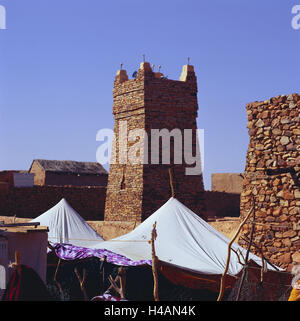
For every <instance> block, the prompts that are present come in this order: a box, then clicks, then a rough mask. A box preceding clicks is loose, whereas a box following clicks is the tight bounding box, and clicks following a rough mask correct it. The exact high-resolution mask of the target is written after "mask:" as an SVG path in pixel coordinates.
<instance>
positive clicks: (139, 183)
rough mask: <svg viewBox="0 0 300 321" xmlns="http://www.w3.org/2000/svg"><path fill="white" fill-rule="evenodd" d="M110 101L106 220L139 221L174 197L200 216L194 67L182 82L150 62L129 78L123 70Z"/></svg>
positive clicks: (186, 69)
mask: <svg viewBox="0 0 300 321" xmlns="http://www.w3.org/2000/svg"><path fill="white" fill-rule="evenodd" d="M113 99H114V102H113V115H114V121H115V125H114V134H115V145H114V146H115V148H113V152H112V158H111V164H110V171H109V178H108V186H107V195H106V204H105V220H106V221H135V222H142V221H143V220H145V219H146V218H147V217H148V216H150V215H151V214H152V213H153V212H154V211H155V210H157V209H158V208H159V207H160V206H162V205H163V204H164V203H165V202H166V201H167V200H168V199H169V198H170V197H171V196H172V195H174V196H175V197H176V198H177V199H178V200H179V201H181V202H182V203H184V204H185V205H186V206H187V207H189V208H190V209H191V210H193V211H194V212H195V213H197V214H198V215H200V216H202V215H204V210H205V209H204V186H203V178H202V172H201V161H200V152H199V150H200V149H199V144H198V139H197V124H196V118H197V111H198V102H197V79H196V76H195V72H194V67H193V66H191V65H185V66H183V71H182V74H181V76H180V80H170V79H167V78H166V77H164V76H163V74H162V73H160V72H154V71H153V70H152V68H151V66H150V64H149V63H148V62H143V63H141V65H140V68H139V70H138V72H137V73H136V77H134V78H133V79H128V76H127V72H126V71H125V70H123V69H121V70H119V71H118V72H117V75H116V77H115V81H114V89H113ZM170 173H171V175H170ZM172 192H173V193H174V194H172Z"/></svg>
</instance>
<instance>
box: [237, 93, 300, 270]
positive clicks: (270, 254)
mask: <svg viewBox="0 0 300 321" xmlns="http://www.w3.org/2000/svg"><path fill="white" fill-rule="evenodd" d="M299 109H300V95H299V94H292V95H288V96H285V95H283V96H277V97H274V98H271V99H269V100H266V101H262V102H254V103H250V104H247V106H246V110H247V116H248V125H247V128H248V129H249V136H250V143H249V147H248V152H247V160H246V168H245V173H244V177H245V178H244V181H243V191H242V194H241V206H240V210H241V218H243V217H245V215H246V213H247V211H248V210H249V209H250V208H251V206H252V202H253V200H254V202H255V222H256V223H257V224H256V225H255V234H254V242H255V243H256V244H257V245H258V246H259V247H261V249H262V251H263V254H264V256H265V257H267V258H269V259H270V260H271V262H273V263H275V264H278V265H280V266H282V267H284V268H291V266H292V264H293V263H294V264H299V263H300V261H299V248H300V228H299V218H300V189H299V186H300V181H299V170H300V128H299V124H300V118H299ZM250 230H251V224H250V223H249V224H247V225H246V226H245V228H244V229H243V232H242V235H241V236H242V237H241V238H240V243H241V244H242V245H246V242H244V241H243V238H245V236H246V237H249V235H250Z"/></svg>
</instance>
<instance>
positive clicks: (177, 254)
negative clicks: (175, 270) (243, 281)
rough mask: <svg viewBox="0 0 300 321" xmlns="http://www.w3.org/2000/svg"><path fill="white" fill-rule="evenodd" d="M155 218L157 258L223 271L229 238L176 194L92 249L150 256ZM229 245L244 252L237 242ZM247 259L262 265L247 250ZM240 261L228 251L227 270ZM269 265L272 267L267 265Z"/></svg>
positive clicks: (200, 269) (196, 268)
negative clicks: (126, 230)
mask: <svg viewBox="0 0 300 321" xmlns="http://www.w3.org/2000/svg"><path fill="white" fill-rule="evenodd" d="M155 222H157V225H156V230H157V239H156V241H155V250H156V255H157V257H158V259H159V260H160V261H163V262H166V263H169V264H172V265H174V266H176V267H179V268H181V269H184V270H187V271H191V272H196V273H201V274H202V273H203V274H222V273H223V272H224V268H225V265H226V260H227V250H228V243H229V239H228V238H227V237H225V236H224V235H223V234H222V233H220V232H219V231H218V230H216V229H215V228H213V227H212V226H210V225H209V224H208V223H206V222H205V221H204V220H203V219H201V218H200V217H199V216H197V215H196V214H195V213H194V212H192V211H191V210H189V209H188V208H187V207H186V206H185V205H183V204H182V203H180V202H179V201H178V200H177V199H175V198H170V199H169V200H168V201H167V202H166V203H165V204H164V205H163V206H162V207H161V208H159V209H158V210H157V211H156V212H155V213H153V214H152V215H151V216H150V217H149V218H147V219H146V220H145V221H144V222H143V223H141V224H140V225H139V226H138V227H137V228H135V229H134V230H133V231H131V232H130V233H128V234H125V235H123V236H121V237H118V238H115V239H112V240H109V241H104V242H101V243H99V244H94V245H92V248H95V249H107V250H110V251H112V252H114V253H117V254H120V255H123V256H125V257H127V258H129V259H131V260H134V261H139V260H151V245H150V244H149V242H148V241H149V240H150V238H151V231H152V229H153V224H154V223H155ZM232 248H233V249H235V250H237V249H240V251H241V252H242V253H243V255H244V257H245V254H246V250H245V249H243V248H242V247H240V246H239V245H237V244H233V245H232ZM249 260H253V261H255V262H256V263H257V264H259V265H260V266H261V264H262V262H261V258H259V257H257V256H255V255H254V254H252V253H250V255H249ZM242 267H243V266H242V265H241V264H240V263H239V262H238V257H237V255H236V254H235V253H234V252H231V260H230V266H229V270H228V274H230V275H236V274H238V273H239V272H240V271H241V269H242ZM268 268H269V269H273V268H272V267H271V266H270V265H268Z"/></svg>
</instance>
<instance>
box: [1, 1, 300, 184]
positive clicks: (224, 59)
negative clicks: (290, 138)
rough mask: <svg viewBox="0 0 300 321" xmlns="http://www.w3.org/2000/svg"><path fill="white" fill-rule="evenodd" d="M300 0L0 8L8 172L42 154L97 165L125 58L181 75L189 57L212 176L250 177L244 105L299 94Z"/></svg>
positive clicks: (128, 63) (132, 66)
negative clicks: (297, 15)
mask: <svg viewBox="0 0 300 321" xmlns="http://www.w3.org/2000/svg"><path fill="white" fill-rule="evenodd" d="M295 4H300V0H295V1H289V0H260V1H258V0H252V1H250V0H249V1H245V0H243V1H242V0H226V1H224V0H202V1H199V0H163V1H155V0H154V1H153V0H152V1H143V0H127V1H124V0H111V1H101V0H84V1H83V0H51V1H48V0H0V5H4V6H5V7H6V10H7V30H0V170H4V169H28V168H29V166H30V164H31V162H32V160H33V159H34V158H46V159H71V160H77V161H95V160H96V150H97V147H98V146H99V144H100V143H99V142H97V141H96V133H97V131H98V130H99V129H102V128H113V117H112V86H113V80H114V76H115V73H116V71H117V70H118V69H119V65H120V63H121V62H123V63H124V69H126V70H127V71H128V74H129V75H130V76H131V74H132V72H133V71H135V70H137V68H138V66H139V64H140V62H141V61H142V54H146V60H147V61H149V62H150V63H151V64H155V65H156V66H158V65H161V66H162V72H163V73H164V74H165V75H167V76H168V77H169V78H171V79H179V76H180V73H181V69H182V66H183V65H184V64H186V62H187V57H188V56H189V57H191V64H193V65H194V66H195V71H196V74H197V77H198V90H199V92H198V102H199V116H198V127H199V128H203V129H204V130H205V168H204V179H205V187H206V189H210V175H211V174H212V173H217V172H219V173H220V172H242V171H244V167H245V158H246V150H247V147H248V142H249V138H248V132H247V129H246V124H247V119H246V111H245V105H246V103H248V102H252V101H255V100H265V99H268V98H270V97H273V96H276V95H280V94H290V93H294V92H298V93H299V86H300V72H299V69H300V61H299V58H300V30H294V29H293V28H292V27H291V19H292V14H291V10H292V7H293V6H294V5H295Z"/></svg>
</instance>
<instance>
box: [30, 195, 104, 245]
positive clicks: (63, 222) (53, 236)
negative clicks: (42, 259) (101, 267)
mask: <svg viewBox="0 0 300 321" xmlns="http://www.w3.org/2000/svg"><path fill="white" fill-rule="evenodd" d="M31 222H40V224H41V225H43V226H48V228H49V232H48V240H49V241H50V242H51V243H65V244H72V245H76V246H82V247H91V245H92V244H95V243H98V242H101V241H103V238H102V237H101V236H100V235H99V234H98V233H96V232H95V231H94V230H93V229H92V228H91V226H90V225H89V224H88V223H87V222H86V221H85V220H84V219H83V218H82V217H81V216H80V215H79V214H78V213H77V212H76V211H75V210H74V209H73V208H72V207H71V206H70V205H69V203H68V202H67V201H66V200H65V199H64V198H63V199H62V200H61V201H60V202H59V203H58V204H56V205H55V206H54V207H52V208H51V209H49V210H48V211H47V212H45V213H44V214H42V215H40V216H38V217H37V218H35V219H33V220H32V221H31Z"/></svg>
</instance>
